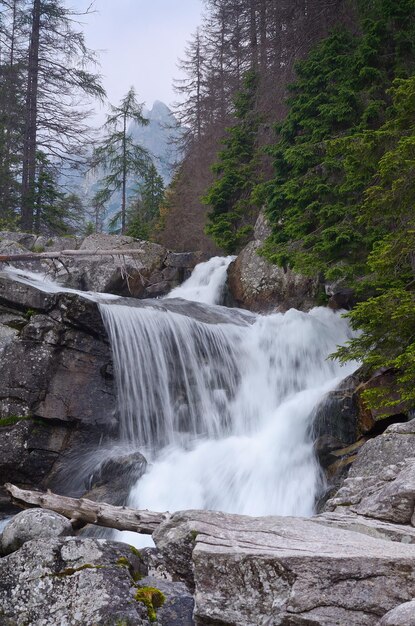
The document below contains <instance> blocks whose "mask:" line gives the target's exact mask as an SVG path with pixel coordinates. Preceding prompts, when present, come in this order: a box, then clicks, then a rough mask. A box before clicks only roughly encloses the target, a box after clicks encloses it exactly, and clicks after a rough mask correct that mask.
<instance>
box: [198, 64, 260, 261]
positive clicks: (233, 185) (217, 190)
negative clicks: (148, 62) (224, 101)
mask: <svg viewBox="0 0 415 626" xmlns="http://www.w3.org/2000/svg"><path fill="white" fill-rule="evenodd" d="M257 84H258V77H257V75H256V74H255V72H253V71H250V72H247V74H246V76H245V79H244V82H243V88H242V89H241V91H240V92H238V93H237V94H236V96H235V98H234V109H235V110H234V115H235V118H236V123H235V124H234V126H231V127H230V128H228V129H227V135H226V137H225V139H224V140H223V144H224V146H225V147H224V149H223V150H222V151H221V152H220V153H219V156H218V160H217V162H216V163H215V164H214V165H213V167H212V170H213V172H214V173H215V174H216V175H217V176H218V178H217V179H216V180H215V181H214V183H213V184H212V185H211V187H210V188H209V189H208V191H207V193H206V194H205V196H204V198H203V199H202V201H203V202H204V204H207V205H208V206H210V207H211V208H212V211H211V212H210V213H209V216H208V217H209V223H208V225H207V228H206V232H207V234H209V235H211V236H212V237H213V239H214V240H215V242H216V243H217V244H218V246H220V247H221V248H222V249H223V250H225V251H226V252H228V253H232V252H235V251H236V250H238V249H240V248H241V247H242V246H243V245H244V244H246V243H247V242H248V241H249V239H250V237H251V235H252V231H253V228H252V221H253V218H254V217H255V214H256V211H255V212H254V213H253V214H252V212H251V194H252V190H253V188H254V186H255V184H256V182H257V171H258V168H257V165H258V159H257V146H256V138H257V133H258V126H259V118H258V115H257V114H256V110H255V100H256V92H257Z"/></svg>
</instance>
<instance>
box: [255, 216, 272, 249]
mask: <svg viewBox="0 0 415 626" xmlns="http://www.w3.org/2000/svg"><path fill="white" fill-rule="evenodd" d="M271 235H272V228H271V226H270V225H269V222H268V219H267V217H266V215H265V211H264V210H261V211H260V212H259V215H258V217H257V221H256V222H255V227H254V239H255V240H257V241H260V242H261V243H263V242H264V241H265V239H267V238H268V237H270V236H271Z"/></svg>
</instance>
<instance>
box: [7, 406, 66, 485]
mask: <svg viewBox="0 0 415 626" xmlns="http://www.w3.org/2000/svg"><path fill="white" fill-rule="evenodd" d="M13 421H14V422H15V423H13ZM10 422H11V423H10V425H9V426H1V427H0V475H1V477H2V483H3V482H13V483H20V484H26V485H37V486H40V485H42V484H43V481H44V479H45V477H46V476H47V475H48V474H49V473H50V472H51V471H52V469H53V467H54V465H55V463H56V461H57V459H58V457H59V455H60V454H62V453H63V452H64V451H65V450H66V448H67V446H68V445H70V441H71V438H72V440H76V437H75V433H68V431H67V428H66V427H65V426H64V425H59V424H49V423H48V422H43V421H41V420H34V419H30V418H24V417H21V418H20V419H17V418H14V419H13V418H11V419H10ZM71 435H72V437H71Z"/></svg>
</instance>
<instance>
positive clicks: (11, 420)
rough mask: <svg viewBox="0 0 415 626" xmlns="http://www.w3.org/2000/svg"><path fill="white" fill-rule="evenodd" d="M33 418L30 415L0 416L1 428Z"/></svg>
mask: <svg viewBox="0 0 415 626" xmlns="http://www.w3.org/2000/svg"><path fill="white" fill-rule="evenodd" d="M30 419H32V418H31V416H30V415H9V416H8V417H1V418H0V428H4V427H5V426H14V425H15V424H18V423H19V422H22V421H23V420H30Z"/></svg>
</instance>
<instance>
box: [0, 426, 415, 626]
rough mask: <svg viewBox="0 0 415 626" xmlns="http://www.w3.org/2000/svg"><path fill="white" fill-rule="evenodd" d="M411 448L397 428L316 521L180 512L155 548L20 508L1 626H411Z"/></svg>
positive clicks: (414, 507) (414, 580)
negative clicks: (83, 531) (80, 531)
mask: <svg viewBox="0 0 415 626" xmlns="http://www.w3.org/2000/svg"><path fill="white" fill-rule="evenodd" d="M414 450H415V420H413V421H412V422H407V423H404V424H393V425H391V426H390V427H389V428H388V429H387V430H386V431H385V433H384V434H383V435H380V436H379V437H377V438H375V439H372V440H370V441H368V442H367V443H366V444H364V445H363V446H362V447H361V448H360V450H359V452H358V454H357V459H356V461H355V462H354V464H353V466H352V469H351V472H350V474H349V478H348V479H347V480H346V481H345V482H344V484H343V486H342V487H341V489H340V490H339V491H338V492H337V493H336V494H335V496H334V497H333V498H331V499H330V500H329V502H328V503H327V505H326V510H325V511H324V512H323V513H322V514H320V515H317V516H315V517H312V518H308V519H305V518H292V517H261V518H253V517H247V516H241V515H231V514H226V513H219V512H213V511H185V512H178V513H175V514H173V515H172V516H171V517H170V518H169V519H168V520H167V521H164V522H162V523H161V524H160V526H159V527H158V529H157V530H156V531H155V533H154V534H153V538H154V540H155V543H156V546H157V551H156V550H154V549H150V550H148V549H146V550H143V551H142V552H141V553H138V552H137V551H136V550H135V549H133V548H131V547H129V546H128V545H125V544H119V543H116V542H113V541H108V540H97V539H81V538H79V537H73V536H71V535H73V531H72V529H71V527H70V524H68V522H67V521H65V520H64V519H61V520H59V517H60V516H57V515H56V514H51V513H50V512H48V511H40V512H39V511H38V510H34V511H25V512H24V513H21V514H19V515H18V516H17V517H16V518H14V520H13V521H11V522H10V523H9V526H8V527H6V529H5V531H4V534H3V538H2V540H1V542H0V546H1V550H2V552H3V554H6V556H3V558H1V559H0V606H1V607H2V611H3V614H2V619H3V621H2V622H1V623H2V624H5V625H6V626H12V625H13V626H15V625H17V626H23V624H30V625H31V626H55V624H57V623H62V624H63V623H65V624H68V625H70V626H85V625H92V624H94V625H97V626H100V625H102V626H104V625H106V626H116V625H118V626H119V625H121V624H123V625H125V626H129V625H131V626H133V625H134V626H139V625H143V626H145V625H147V624H150V623H154V624H159V625H163V626H164V625H169V626H179V624H180V625H182V626H187V625H189V626H190V624H195V625H196V626H219V625H222V626H302V625H304V626H311V625H312V624H316V625H321V626H346V625H347V626H349V625H353V626H414V623H415V612H414V597H415V458H414V457H413V456H412V455H413V451H414ZM20 516H26V520H23V522H24V523H23V522H19V517H20ZM39 516H40V517H42V516H43V519H39ZM30 517H32V519H30ZM40 553H41V554H42V558H41V559H39V554H40Z"/></svg>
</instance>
